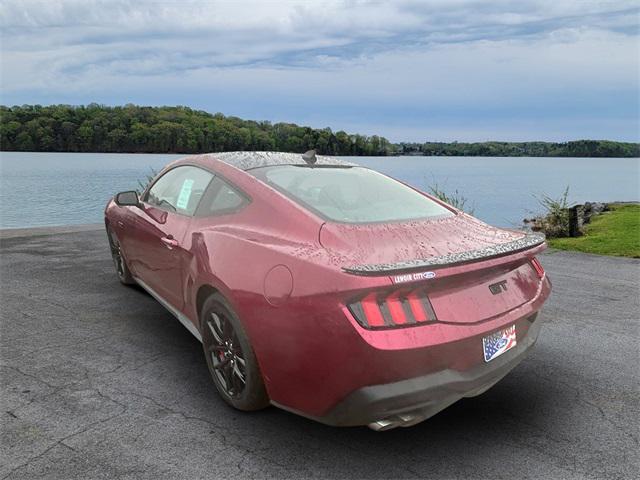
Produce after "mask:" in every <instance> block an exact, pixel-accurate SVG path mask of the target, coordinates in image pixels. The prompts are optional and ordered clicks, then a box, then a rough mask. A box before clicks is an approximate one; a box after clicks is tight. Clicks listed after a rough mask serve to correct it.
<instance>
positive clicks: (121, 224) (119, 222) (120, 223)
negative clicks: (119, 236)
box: [118, 220, 124, 228]
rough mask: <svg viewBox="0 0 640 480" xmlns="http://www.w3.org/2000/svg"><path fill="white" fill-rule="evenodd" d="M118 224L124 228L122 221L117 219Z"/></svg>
mask: <svg viewBox="0 0 640 480" xmlns="http://www.w3.org/2000/svg"><path fill="white" fill-rule="evenodd" d="M118 226H119V227H120V228H124V222H121V221H120V220H118Z"/></svg>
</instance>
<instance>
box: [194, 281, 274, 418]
mask: <svg viewBox="0 0 640 480" xmlns="http://www.w3.org/2000/svg"><path fill="white" fill-rule="evenodd" d="M201 325H202V328H201V331H202V346H203V349H204V354H205V357H206V360H207V366H208V367H209V372H210V373H211V377H212V378H213V382H214V384H215V386H216V388H217V390H218V392H219V393H220V396H221V397H222V398H223V399H224V400H225V401H226V402H227V403H228V404H230V405H231V406H233V407H234V408H237V409H239V410H259V409H261V408H264V407H266V406H267V405H268V404H269V399H268V398H267V394H266V391H265V388H264V383H263V381H262V375H261V373H260V369H259V367H258V363H257V361H256V358H255V354H254V353H253V349H252V348H251V344H250V343H249V340H248V338H247V335H246V333H245V332H244V329H243V327H242V324H241V323H240V321H239V319H238V317H237V316H236V314H235V312H234V311H233V309H232V308H231V306H230V305H229V304H228V302H227V301H226V300H225V299H224V298H223V297H222V296H221V295H220V294H217V293H216V294H214V295H212V296H211V297H209V298H208V299H207V301H206V302H205V303H204V306H203V308H202V313H201Z"/></svg>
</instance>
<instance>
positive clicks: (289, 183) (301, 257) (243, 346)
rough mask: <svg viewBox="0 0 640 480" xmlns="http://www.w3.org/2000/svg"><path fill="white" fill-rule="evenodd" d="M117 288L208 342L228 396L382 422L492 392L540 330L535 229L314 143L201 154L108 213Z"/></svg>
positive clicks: (399, 422) (236, 403) (244, 406)
mask: <svg viewBox="0 0 640 480" xmlns="http://www.w3.org/2000/svg"><path fill="white" fill-rule="evenodd" d="M105 222H106V228H107V232H108V237H109V242H110V246H111V252H112V255H113V259H114V262H115V265H116V268H117V273H118V277H119V278H120V281H121V282H122V283H125V284H133V283H137V284H139V285H140V286H142V287H143V288H144V289H146V290H147V291H148V292H149V293H151V295H153V296H154V297H155V298H156V299H157V300H158V301H159V302H160V303H161V304H162V305H163V306H165V307H166V308H167V309H168V310H169V311H170V312H171V313H173V314H174V315H175V316H176V317H177V318H178V320H180V322H182V323H183V324H184V326H185V327H186V328H187V329H188V330H189V331H190V332H191V333H192V334H193V335H194V336H195V337H196V338H198V340H200V341H201V342H202V344H203V347H204V353H205V358H206V361H207V365H208V366H209V370H210V371H211V376H212V378H213V382H214V384H215V386H216V388H217V390H218V392H219V393H220V395H221V396H222V398H223V399H224V400H225V401H226V402H227V403H229V404H230V405H232V406H233V407H235V408H238V409H240V410H256V409H260V408H263V407H265V406H267V405H269V404H272V405H276V406H278V407H281V408H284V409H286V410H289V411H291V412H295V413H298V414H300V415H304V416H306V417H309V418H312V419H315V420H318V421H320V422H323V423H326V424H330V425H369V426H370V427H371V428H373V429H375V430H386V429H389V428H393V427H398V426H409V425H413V424H415V423H417V422H420V421H422V420H425V419H426V418H428V417H430V416H432V415H434V414H435V413H437V412H439V411H440V410H442V409H443V408H445V407H447V406H448V405H450V404H452V403H453V402H455V401H457V400H459V399H460V398H462V397H472V396H475V395H479V394H481V393H482V392H484V391H486V390H487V389H488V388H490V387H491V386H492V385H494V384H495V383H496V382H498V381H499V380H500V379H501V378H502V377H504V376H505V375H506V374H507V373H508V372H509V371H510V370H511V369H513V368H514V367H515V366H516V365H517V364H518V363H519V362H520V361H521V360H522V359H523V357H524V356H525V355H526V354H527V352H528V351H529V350H530V349H531V347H532V346H533V344H534V343H535V341H536V338H537V336H538V332H539V329H540V323H541V320H540V319H539V318H538V311H539V310H540V307H541V306H542V304H543V302H544V301H545V299H546V298H547V297H548V295H549V292H550V290H551V284H550V282H549V280H548V278H547V276H546V274H545V272H544V270H543V269H542V267H541V265H540V263H538V261H537V259H536V258H535V255H536V254H538V253H539V252H541V251H542V250H543V249H544V248H545V243H544V237H543V236H541V235H538V234H526V233H523V232H517V231H509V230H501V229H498V228H494V227H490V226H488V225H486V224H484V223H483V222H481V221H479V220H477V219H475V218H473V217H471V216H469V215H467V214H465V213H463V212H461V211H458V210H456V209H455V208H453V207H451V206H449V205H446V204H444V203H442V202H441V201H439V200H437V199H435V198H433V197H431V196H429V195H426V194H424V193H422V192H420V191H418V190H416V189H414V188H412V187H410V186H407V185H405V184H403V183H401V182H398V181H396V180H393V179H391V178H389V177H387V176H385V175H382V174H380V173H377V172H375V171H373V170H370V169H368V168H364V167H360V166H357V165H354V164H351V163H346V162H343V161H341V160H338V159H335V158H330V157H321V156H318V157H316V156H315V154H314V153H313V152H308V153H307V154H305V155H304V156H303V155H297V154H289V153H275V152H274V153H271V152H231V153H221V154H208V155H197V156H191V157H187V158H184V159H182V160H178V161H175V162H173V163H171V164H170V165H168V166H167V167H166V168H164V170H163V171H162V172H160V174H159V175H158V176H157V177H156V179H155V180H154V181H153V182H152V183H151V185H150V186H149V187H147V189H146V190H145V191H144V192H143V193H142V195H141V196H140V197H138V195H137V194H136V192H122V193H119V194H118V195H116V196H115V198H114V199H113V200H112V201H110V202H109V204H108V205H107V208H106V212H105Z"/></svg>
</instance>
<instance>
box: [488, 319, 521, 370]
mask: <svg viewBox="0 0 640 480" xmlns="http://www.w3.org/2000/svg"><path fill="white" fill-rule="evenodd" d="M515 346H516V326H515V325H511V326H510V327H508V328H505V329H504V330H500V331H498V332H495V333H492V334H491V335H489V336H487V337H484V338H483V339H482V350H483V352H484V361H485V362H490V361H491V360H493V359H494V358H496V357H499V356H500V355H502V354H503V353H504V352H506V351H509V350H511V349H512V348H513V347H515Z"/></svg>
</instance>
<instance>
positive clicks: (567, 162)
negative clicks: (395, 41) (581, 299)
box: [0, 152, 640, 228]
mask: <svg viewBox="0 0 640 480" xmlns="http://www.w3.org/2000/svg"><path fill="white" fill-rule="evenodd" d="M182 156H184V155H140V154H136V155H134V154H104V153H23V152H20V153H14V152H2V153H0V228H16V227H32V226H52V225H72V224H83V223H100V222H102V219H103V210H104V206H105V204H106V203H107V201H108V200H109V198H110V197H111V196H113V194H114V193H116V192H118V191H123V190H132V189H136V188H137V187H138V180H141V181H144V179H145V177H146V175H147V174H149V173H150V172H151V170H152V169H154V170H156V171H158V170H160V169H161V168H162V167H163V166H164V165H165V164H166V163H168V162H169V161H171V160H173V159H175V158H180V157H182ZM347 159H348V160H351V161H354V162H356V163H360V164H361V165H365V166H368V167H371V168H374V169H376V170H379V171H381V172H384V173H386V174H388V175H391V176H393V177H396V178H398V179H400V180H403V181H406V182H408V183H410V184H412V185H414V186H416V187H418V188H420V189H426V188H427V187H428V186H429V185H434V184H436V183H437V184H438V185H439V186H440V187H441V188H442V189H443V190H445V191H447V192H453V191H455V190H458V191H459V192H460V193H461V194H462V195H464V196H465V197H466V198H468V199H469V203H470V204H471V205H472V206H473V207H474V208H475V212H474V214H475V215H476V216H477V217H479V218H480V219H482V220H484V221H486V222H488V223H490V224H493V225H498V226H507V227H514V226H516V227H517V226H520V224H521V222H522V219H523V218H524V217H525V216H527V215H529V214H530V213H531V212H532V211H539V210H540V207H539V205H538V203H537V201H536V199H535V198H534V195H538V196H539V195H541V194H543V193H546V194H547V195H550V196H552V197H559V196H560V195H561V194H562V192H563V190H564V189H565V188H566V186H567V185H569V187H570V190H569V197H570V200H571V201H573V202H578V203H582V202H585V201H603V202H607V201H616V200H624V201H626V200H635V201H637V200H640V159H637V158H529V157H514V158H509V157H347Z"/></svg>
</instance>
